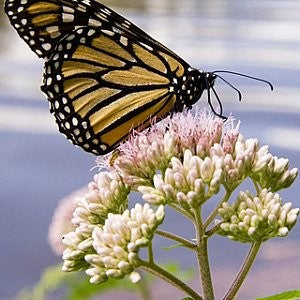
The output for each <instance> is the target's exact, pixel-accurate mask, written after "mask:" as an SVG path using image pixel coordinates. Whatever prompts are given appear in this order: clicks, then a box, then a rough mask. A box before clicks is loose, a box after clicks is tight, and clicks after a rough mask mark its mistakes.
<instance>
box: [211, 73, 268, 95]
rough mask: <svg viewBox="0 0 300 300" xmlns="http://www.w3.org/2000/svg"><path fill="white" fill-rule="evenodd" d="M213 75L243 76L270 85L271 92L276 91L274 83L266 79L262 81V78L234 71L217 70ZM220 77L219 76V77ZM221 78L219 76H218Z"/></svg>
mask: <svg viewBox="0 0 300 300" xmlns="http://www.w3.org/2000/svg"><path fill="white" fill-rule="evenodd" d="M212 73H213V74H215V73H227V74H233V75H237V76H241V77H246V78H249V79H252V80H257V81H261V82H264V83H266V84H267V85H269V87H270V89H271V91H273V90H274V87H273V85H272V83H271V82H270V81H268V80H265V79H262V78H258V77H253V76H250V75H246V74H243V73H238V72H233V71H226V70H217V71H214V72H212ZM217 76H218V75H217ZM218 77H219V76H218Z"/></svg>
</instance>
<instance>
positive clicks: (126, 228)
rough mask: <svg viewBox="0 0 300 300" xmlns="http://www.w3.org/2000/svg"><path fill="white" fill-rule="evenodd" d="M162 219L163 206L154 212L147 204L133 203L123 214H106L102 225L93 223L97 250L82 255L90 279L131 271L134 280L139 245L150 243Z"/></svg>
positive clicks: (100, 280) (136, 279)
mask: <svg viewBox="0 0 300 300" xmlns="http://www.w3.org/2000/svg"><path fill="white" fill-rule="evenodd" d="M163 219H164V209H163V206H160V207H159V208H158V209H157V211H156V212H154V211H153V210H152V209H151V208H150V206H149V204H145V205H144V206H141V205H140V204H136V205H135V207H134V208H132V209H131V210H130V211H129V210H126V211H125V212H123V214H109V215H108V217H107V219H106V221H105V224H104V226H103V227H102V228H100V227H95V228H94V231H93V234H92V237H93V247H94V249H95V251H96V254H91V255H86V256H85V260H86V261H87V262H88V263H89V265H91V266H92V267H91V268H89V269H88V270H87V271H86V273H87V274H88V275H90V276H91V280H90V281H91V282H92V283H98V282H102V281H105V280H106V279H107V278H108V277H112V278H118V279H119V278H123V277H124V276H125V275H127V274H131V275H130V277H129V278H130V279H131V280H132V281H133V282H137V281H138V276H137V274H136V272H134V270H135V269H136V268H137V267H139V265H140V258H139V255H138V252H139V249H140V248H141V247H146V246H147V245H148V244H149V242H150V241H151V240H152V238H153V235H154V232H155V230H156V228H157V227H158V226H159V225H160V224H161V223H162V221H163Z"/></svg>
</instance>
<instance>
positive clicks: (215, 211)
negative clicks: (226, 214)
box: [203, 190, 232, 229]
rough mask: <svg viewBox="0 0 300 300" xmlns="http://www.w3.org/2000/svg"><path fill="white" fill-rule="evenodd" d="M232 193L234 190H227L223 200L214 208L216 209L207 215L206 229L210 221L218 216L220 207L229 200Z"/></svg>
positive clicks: (204, 225)
mask: <svg viewBox="0 0 300 300" xmlns="http://www.w3.org/2000/svg"><path fill="white" fill-rule="evenodd" d="M231 194H232V191H231V190H230V191H229V190H226V193H225V195H224V197H223V198H222V199H221V201H220V202H219V203H218V205H217V206H216V207H215V208H214V210H213V211H212V212H211V214H210V215H209V216H208V217H207V219H206V220H205V222H204V224H203V227H204V229H206V228H207V227H208V226H209V225H210V223H211V222H212V221H213V219H214V218H215V217H216V216H217V214H218V209H219V208H220V207H221V206H222V204H223V203H224V202H227V201H228V199H229V198H230V196H231Z"/></svg>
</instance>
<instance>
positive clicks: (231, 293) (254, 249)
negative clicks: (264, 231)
mask: <svg viewBox="0 0 300 300" xmlns="http://www.w3.org/2000/svg"><path fill="white" fill-rule="evenodd" d="M260 246H261V242H257V243H253V244H252V246H251V249H250V251H249V253H248V255H247V257H246V259H245V261H244V263H243V265H242V267H241V269H240V271H239V272H238V274H237V276H236V278H235V280H234V282H233V284H232V286H231V287H230V289H229V290H228V292H227V294H226V295H225V297H224V298H223V300H231V299H234V297H235V295H236V294H237V292H238V290H239V289H240V287H241V286H242V284H243V282H244V280H245V278H246V276H247V274H248V272H249V270H250V268H251V266H252V264H253V262H254V260H255V257H256V255H257V253H258V250H259V248H260Z"/></svg>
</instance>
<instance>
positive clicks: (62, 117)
mask: <svg viewBox="0 0 300 300" xmlns="http://www.w3.org/2000/svg"><path fill="white" fill-rule="evenodd" d="M58 115H59V117H60V118H61V119H62V120H63V119H64V118H65V115H64V114H63V113H62V112H60V113H59V114H58Z"/></svg>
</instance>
